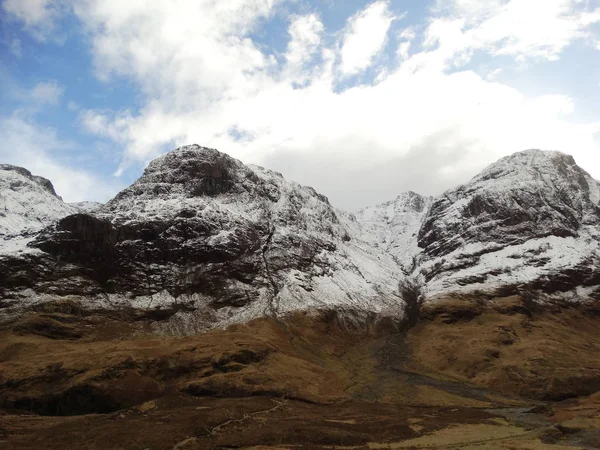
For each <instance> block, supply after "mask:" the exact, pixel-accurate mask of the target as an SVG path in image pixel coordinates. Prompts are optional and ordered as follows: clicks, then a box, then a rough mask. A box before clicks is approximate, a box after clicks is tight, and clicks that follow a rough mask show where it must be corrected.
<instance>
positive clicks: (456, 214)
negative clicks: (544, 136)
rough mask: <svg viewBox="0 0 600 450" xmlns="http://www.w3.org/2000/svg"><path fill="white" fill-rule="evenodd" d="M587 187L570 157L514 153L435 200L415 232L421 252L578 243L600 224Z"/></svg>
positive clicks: (588, 179) (587, 181)
mask: <svg viewBox="0 0 600 450" xmlns="http://www.w3.org/2000/svg"><path fill="white" fill-rule="evenodd" d="M591 183H596V182H595V181H594V180H592V179H591V177H590V176H589V175H588V174H587V173H586V172H585V171H583V170H582V169H581V168H580V167H579V166H577V165H576V164H575V161H574V160H573V157H572V156H569V155H565V154H562V153H558V152H554V153H551V154H550V155H548V154H546V152H541V151H528V152H521V153H516V154H514V155H511V156H509V157H506V158H503V159H501V160H500V161H498V162H497V163H495V164H494V165H492V166H490V167H489V168H488V169H486V170H485V171H484V172H483V173H481V174H480V175H478V176H476V177H475V178H474V179H473V180H471V182H470V183H468V184H466V185H463V186H460V187H459V188H457V189H454V190H451V191H448V192H446V193H445V194H443V195H442V196H441V197H440V198H438V199H437V200H435V201H434V203H433V205H432V206H431V209H430V210H429V213H428V214H427V216H426V217H425V220H424V221H423V225H422V226H421V229H420V230H419V235H418V243H419V247H421V248H423V249H424V252H425V254H426V255H428V256H441V255H445V254H448V253H451V252H452V251H454V250H456V249H457V248H459V247H460V246H462V245H465V244H468V243H473V242H494V243H498V244H500V245H515V244H520V243H523V242H525V241H527V240H530V239H535V238H540V237H546V236H559V237H567V236H571V237H576V236H578V231H579V229H580V227H582V226H583V225H587V224H597V223H600V208H599V207H598V204H597V201H596V202H594V201H593V199H592V198H591V197H590V184H591ZM596 184H597V183H596Z"/></svg>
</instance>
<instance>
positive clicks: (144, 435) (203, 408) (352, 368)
mask: <svg viewBox="0 0 600 450" xmlns="http://www.w3.org/2000/svg"><path fill="white" fill-rule="evenodd" d="M156 320H168V318H165V317H157V316H152V315H147V314H145V313H140V312H139V311H129V312H126V313H123V312H120V313H119V315H115V314H114V313H112V312H108V311H86V310H85V309H83V308H82V307H81V305H79V304H76V303H73V302H68V301H62V302H57V303H51V304H46V305H43V306H39V307H37V308H35V309H33V310H31V311H30V312H28V313H27V314H26V315H24V316H23V317H21V318H20V319H18V320H16V321H13V322H11V323H4V325H3V326H2V329H1V330H0V368H1V370H0V445H1V446H2V448H3V449H7V450H9V449H71V448H72V449H140V450H141V449H148V450H150V449H152V450H158V449H169V450H170V449H174V450H192V449H225V448H245V449H257V450H258V449H345V448H348V449H416V448H431V449H514V450H517V449H532V450H535V449H573V448H580V449H597V448H600V393H598V394H597V393H596V391H599V390H600V339H599V338H600V327H599V326H598V325H600V316H598V315H596V314H595V312H593V311H589V310H584V309H583V308H573V307H567V306H565V305H562V306H558V305H557V306H555V307H552V308H549V307H546V308H544V311H538V310H536V309H535V307H533V305H528V304H526V303H524V302H523V301H522V299H520V298H518V297H509V298H503V299H493V300H492V301H489V299H488V301H487V302H485V304H484V302H480V301H479V302H478V301H476V300H474V299H464V298H462V299H456V298H454V299H445V300H443V301H440V302H438V303H437V304H436V305H435V307H431V306H429V307H426V308H424V309H423V310H422V311H421V319H420V321H419V323H418V324H417V325H416V326H415V327H414V328H412V329H410V330H408V331H402V330H400V329H399V328H398V326H397V324H393V323H391V322H389V321H386V320H381V319H378V318H375V317H372V318H364V317H363V316H360V315H353V314H352V313H351V312H346V313H344V315H341V314H340V313H333V312H319V313H317V312H312V313H297V314H294V315H291V316H289V317H287V318H285V319H279V320H275V319H271V318H266V319H260V320H256V321H254V322H251V323H248V324H244V325H236V326H232V327H230V328H229V329H227V330H213V331H210V332H207V333H203V334H199V335H195V336H185V337H178V336H158V335H157V334H156V333H155V332H154V331H153V330H155V329H156V328H155V326H154V325H155V324H156Z"/></svg>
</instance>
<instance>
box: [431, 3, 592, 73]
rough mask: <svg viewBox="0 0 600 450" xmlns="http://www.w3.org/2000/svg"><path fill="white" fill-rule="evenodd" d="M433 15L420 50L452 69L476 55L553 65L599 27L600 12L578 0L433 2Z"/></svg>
mask: <svg viewBox="0 0 600 450" xmlns="http://www.w3.org/2000/svg"><path fill="white" fill-rule="evenodd" d="M435 11H436V14H437V15H436V16H434V18H433V20H432V21H431V23H430V25H429V26H428V28H427V31H426V39H425V45H426V47H429V48H430V49H434V48H435V49H436V54H437V56H438V57H439V58H441V59H442V60H443V61H444V62H445V63H446V64H451V65H454V66H460V65H463V64H465V63H466V62H468V61H469V60H470V58H471V56H472V53H473V52H474V51H476V50H483V51H486V52H488V53H489V54H491V55H506V56H511V57H514V58H515V59H517V60H520V61H522V60H526V59H533V60H556V59H558V58H559V56H560V54H561V53H562V52H563V51H564V50H565V49H566V48H567V47H568V46H569V45H570V44H571V43H573V42H574V41H575V40H577V39H582V38H588V37H589V36H590V33H591V31H590V26H591V25H593V24H595V23H598V22H600V7H599V8H597V9H593V8H590V7H589V4H588V2H582V1H581V0H508V1H507V0H490V1H485V2H482V1H479V0H452V1H442V0H438V8H437V9H436V10H435Z"/></svg>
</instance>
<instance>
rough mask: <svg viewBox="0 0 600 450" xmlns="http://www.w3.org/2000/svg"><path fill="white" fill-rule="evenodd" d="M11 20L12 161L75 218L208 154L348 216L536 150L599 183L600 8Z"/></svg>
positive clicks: (30, 12) (49, 1)
mask: <svg viewBox="0 0 600 450" xmlns="http://www.w3.org/2000/svg"><path fill="white" fill-rule="evenodd" d="M0 2H1V7H0V162H2V163H9V164H15V165H20V166H23V167H26V168H28V169H29V170H31V171H32V172H33V173H35V174H38V175H42V176H45V177H47V178H49V179H50V180H51V181H52V182H53V184H54V185H55V188H56V190H57V192H58V193H59V194H60V195H61V196H62V197H63V198H64V200H65V201H81V200H96V201H102V202H103V201H106V200H108V199H110V198H111V197H112V196H114V195H115V194H116V193H117V192H118V191H119V190H121V189H123V188H124V187H126V186H127V185H129V184H131V183H132V182H133V181H135V180H136V179H137V178H138V177H139V176H140V175H141V174H142V172H143V169H144V167H145V166H146V165H147V164H148V162H149V161H151V160H152V159H154V158H156V157H157V156H159V155H161V154H164V153H166V152H168V151H170V150H172V149H174V148H176V147H178V146H181V145H185V144H192V143H195V144H199V145H203V146H207V147H212V148H217V149H218V150H220V151H223V152H225V153H228V154H229V155H231V156H233V157H235V158H238V159H240V160H241V161H243V162H244V163H251V164H259V165H261V166H264V167H267V168H269V169H273V170H276V171H278V172H281V173H282V174H283V175H284V177H285V178H286V179H288V180H294V181H297V182H299V183H301V184H305V185H310V186H312V187H314V188H315V189H316V190H317V191H319V192H321V193H323V194H325V195H326V196H328V197H329V199H330V201H331V203H332V204H334V205H335V206H338V207H340V208H344V209H348V210H356V209H358V208H361V207H364V206H367V205H373V204H376V203H380V202H384V201H387V200H390V199H393V198H395V197H396V196H397V195H398V194H399V193H401V192H403V191H406V190H413V191H416V192H419V193H422V194H426V195H438V194H440V193H442V192H443V191H444V190H446V189H449V188H452V187H454V186H456V185H458V184H461V183H465V182H467V181H468V180H469V179H470V178H471V177H472V176H474V175H475V174H476V173H477V172H479V171H480V170H481V169H483V168H484V167H485V166H487V165H489V164H490V163H493V162H494V161H495V160H497V159H499V158H500V157H502V156H505V155H507V154H510V153H513V152H516V151H520V150H525V149H529V148H541V149H546V150H560V151H563V152H565V153H569V154H571V155H573V156H574V157H575V160H576V161H577V163H578V164H579V165H580V166H582V167H583V168H584V169H585V170H587V171H588V172H589V173H590V174H591V175H592V176H594V177H595V178H596V179H600V108H598V105H599V104H600V0H486V1H481V0H428V1H426V0H406V1H402V0H377V1H363V0H0Z"/></svg>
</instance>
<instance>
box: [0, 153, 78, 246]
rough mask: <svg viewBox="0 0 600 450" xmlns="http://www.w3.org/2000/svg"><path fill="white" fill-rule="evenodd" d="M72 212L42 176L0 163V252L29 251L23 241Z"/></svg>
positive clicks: (26, 241) (27, 241) (25, 241)
mask: <svg viewBox="0 0 600 450" xmlns="http://www.w3.org/2000/svg"><path fill="white" fill-rule="evenodd" d="M75 212H76V209H75V208H73V207H71V206H69V205H67V204H65V203H64V202H63V201H62V199H61V198H60V197H59V196H58V195H56V192H55V191H54V187H53V186H52V183H51V182H50V181H49V180H47V179H46V178H42V177H39V176H35V175H32V174H31V172H29V171H28V170H27V169H24V168H22V167H17V166H11V165H9V164H0V254H6V255H8V254H18V253H23V252H25V253H31V252H32V251H33V250H32V249H29V248H28V247H27V243H29V242H31V240H32V239H33V237H34V235H35V234H36V233H37V232H39V231H40V230H41V229H42V228H44V227H45V226H48V225H50V224H51V223H53V222H54V221H56V220H58V219H60V218H62V217H65V216H68V215H70V214H73V213H75Z"/></svg>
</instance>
